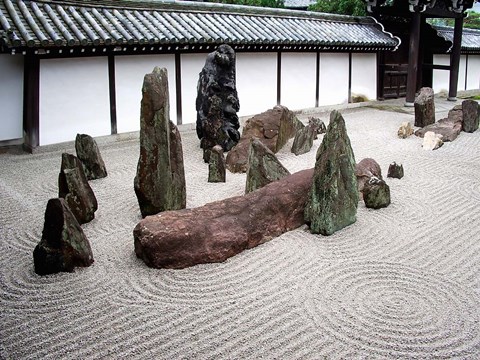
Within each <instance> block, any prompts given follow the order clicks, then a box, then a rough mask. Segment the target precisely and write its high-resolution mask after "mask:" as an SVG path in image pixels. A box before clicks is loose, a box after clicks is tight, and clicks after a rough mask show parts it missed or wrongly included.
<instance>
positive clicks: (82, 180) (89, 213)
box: [58, 153, 98, 224]
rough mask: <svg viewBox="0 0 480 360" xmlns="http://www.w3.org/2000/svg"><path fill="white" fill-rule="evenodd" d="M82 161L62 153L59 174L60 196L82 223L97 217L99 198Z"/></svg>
mask: <svg viewBox="0 0 480 360" xmlns="http://www.w3.org/2000/svg"><path fill="white" fill-rule="evenodd" d="M83 169H84V168H83V166H82V162H81V161H80V160H79V159H78V158H77V157H76V156H75V155H71V154H67V153H63V154H62V165H61V167H60V174H59V175H58V197H60V198H64V199H65V201H66V203H67V205H68V207H69V208H70V210H71V211H72V213H73V215H75V218H76V219H77V221H78V222H79V223H80V224H85V223H87V222H89V221H92V220H93V219H94V218H95V211H97V209H98V203H97V198H96V197H95V194H94V193H93V190H92V188H91V187H90V184H89V183H88V180H87V178H86V176H85V173H84V171H83Z"/></svg>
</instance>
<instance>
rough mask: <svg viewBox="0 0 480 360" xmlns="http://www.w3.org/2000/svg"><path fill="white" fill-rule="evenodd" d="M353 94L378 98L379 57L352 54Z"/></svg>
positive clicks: (371, 98) (372, 98)
mask: <svg viewBox="0 0 480 360" xmlns="http://www.w3.org/2000/svg"><path fill="white" fill-rule="evenodd" d="M352 94H355V95H365V96H366V97H367V98H368V99H370V100H374V99H376V98H377V55H376V54H367V53H366V54H360V53H353V54H352Z"/></svg>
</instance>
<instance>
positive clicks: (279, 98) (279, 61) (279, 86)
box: [277, 51, 282, 105]
mask: <svg viewBox="0 0 480 360" xmlns="http://www.w3.org/2000/svg"><path fill="white" fill-rule="evenodd" d="M281 102H282V53H281V52H280V51H279V52H277V105H280V104H281Z"/></svg>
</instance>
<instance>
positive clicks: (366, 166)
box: [355, 158, 383, 193]
mask: <svg viewBox="0 0 480 360" xmlns="http://www.w3.org/2000/svg"><path fill="white" fill-rule="evenodd" d="M355 176H356V177H357V188H358V192H359V193H361V192H362V191H363V188H364V186H365V183H367V182H368V181H369V180H370V179H371V178H372V177H376V178H378V179H383V177H382V169H381V168H380V165H378V163H377V162H376V161H375V160H374V159H372V158H365V159H363V160H361V161H360V162H359V163H358V164H357V165H355Z"/></svg>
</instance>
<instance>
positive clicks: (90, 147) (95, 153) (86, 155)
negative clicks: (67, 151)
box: [75, 134, 107, 180]
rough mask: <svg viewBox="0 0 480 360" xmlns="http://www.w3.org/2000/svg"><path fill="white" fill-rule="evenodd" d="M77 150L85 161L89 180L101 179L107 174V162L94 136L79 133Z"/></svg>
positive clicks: (81, 159) (82, 160) (76, 140)
mask: <svg viewBox="0 0 480 360" xmlns="http://www.w3.org/2000/svg"><path fill="white" fill-rule="evenodd" d="M75 150H76V152H77V156H78V158H79V159H80V161H81V162H82V163H83V167H84V170H85V175H86V176H87V179H88V180H95V179H101V178H104V177H106V176H107V169H106V168H105V163H104V162H103V159H102V156H101V155H100V150H99V149H98V146H97V142H96V141H95V139H94V138H92V137H91V136H90V135H86V134H77V137H76V138H75Z"/></svg>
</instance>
